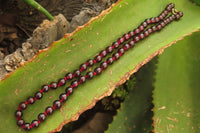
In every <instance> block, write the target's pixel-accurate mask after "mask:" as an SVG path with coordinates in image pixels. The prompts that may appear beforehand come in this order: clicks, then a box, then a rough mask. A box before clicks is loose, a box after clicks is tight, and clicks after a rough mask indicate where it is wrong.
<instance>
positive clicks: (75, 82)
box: [71, 80, 78, 88]
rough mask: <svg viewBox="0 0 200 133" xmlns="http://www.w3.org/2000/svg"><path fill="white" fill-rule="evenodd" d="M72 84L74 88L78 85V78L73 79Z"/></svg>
mask: <svg viewBox="0 0 200 133" xmlns="http://www.w3.org/2000/svg"><path fill="white" fill-rule="evenodd" d="M71 85H72V86H73V88H76V87H78V82H77V81H76V80H74V81H72V83H71Z"/></svg>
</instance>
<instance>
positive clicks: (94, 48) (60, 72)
mask: <svg viewBox="0 0 200 133" xmlns="http://www.w3.org/2000/svg"><path fill="white" fill-rule="evenodd" d="M171 2H174V3H175V4H176V8H177V9H178V10H181V11H183V13H184V17H183V18H182V19H181V20H180V21H179V22H173V23H171V24H170V25H168V26H167V27H166V28H165V29H164V30H162V31H161V32H159V33H155V34H153V35H151V36H150V37H149V38H148V39H145V40H144V41H141V42H139V43H138V44H137V46H136V47H135V48H134V49H131V50H129V51H128V52H127V53H126V54H125V55H124V56H123V57H121V59H120V60H119V61H117V62H115V63H114V64H113V65H112V66H110V67H109V68H108V69H107V70H106V71H104V72H103V73H102V74H101V75H100V76H97V77H95V78H94V79H92V80H91V81H88V82H86V83H85V84H84V85H81V86H80V87H79V88H78V89H77V90H75V91H74V94H73V95H72V96H70V97H69V98H68V101H67V102H66V103H65V104H64V105H63V106H62V108H61V109H60V110H59V111H55V112H54V114H53V115H52V116H49V117H48V119H47V120H46V121H45V122H43V123H41V125H40V127H39V128H38V129H33V130H31V132H40V133H43V132H53V131H58V130H60V129H61V128H62V126H63V125H64V124H66V123H68V122H70V121H72V120H76V119H77V118H78V116H79V115H80V114H81V113H82V112H84V111H85V110H87V109H89V108H91V107H93V106H94V105H95V103H96V102H97V101H98V100H99V99H101V98H103V97H105V96H108V95H110V94H111V92H112V91H113V89H114V88H115V87H116V86H118V85H120V84H122V83H124V82H125V81H126V80H127V79H128V78H129V76H130V75H131V74H132V73H134V72H136V71H137V70H138V69H139V68H140V67H141V66H142V65H143V64H145V63H146V62H148V61H149V60H150V59H151V58H153V56H155V55H157V54H158V53H160V52H161V51H162V50H163V49H164V48H165V47H166V46H168V45H169V44H170V43H172V42H174V41H175V40H177V39H179V38H181V37H183V36H185V35H187V34H190V33H191V32H193V31H195V30H197V29H198V28H200V25H199V22H200V17H199V14H200V8H199V7H198V6H196V5H194V4H192V3H191V2H190V1H188V0H182V1H179V0H173V1H171V0H162V1H161V0H154V1H153V2H152V1H151V0H146V1H133V0H123V1H120V2H118V3H117V4H116V5H115V6H113V7H112V8H110V9H108V10H106V11H104V12H103V13H102V14H101V15H100V16H98V17H97V18H96V19H93V21H91V22H89V23H88V24H87V25H85V26H84V27H83V28H79V30H77V31H76V32H74V34H72V35H71V34H69V35H66V36H65V37H64V38H63V39H61V40H59V41H57V42H55V43H54V44H53V45H51V47H50V48H49V49H47V50H45V51H42V52H40V53H39V54H38V55H37V56H36V57H35V58H34V59H32V60H31V61H30V62H28V63H26V64H25V65H22V66H21V67H20V68H18V69H17V71H15V72H14V73H13V74H11V75H10V76H8V77H7V78H6V79H4V80H3V81H1V82H0V102H1V107H0V110H1V112H0V114H1V115H0V120H1V124H0V130H1V132H11V133H13V132H25V131H23V130H22V129H21V128H19V127H18V126H17V125H16V119H15V117H14V112H15V110H16V109H17V108H18V104H19V103H20V102H21V101H25V100H26V98H27V97H28V96H33V95H34V93H35V92H36V91H38V90H39V89H40V87H41V86H42V85H43V84H49V83H50V82H52V81H57V80H58V79H59V78H61V77H64V76H65V73H67V72H73V71H74V70H75V69H77V68H78V67H79V65H80V64H81V63H83V62H85V61H86V60H87V59H89V58H93V57H94V56H95V55H96V54H97V53H98V52H99V51H100V50H102V49H104V48H105V47H106V46H108V45H110V44H111V43H112V42H113V41H115V40H116V39H117V38H118V37H120V36H121V35H122V34H124V33H126V32H128V31H130V30H132V29H134V28H136V27H137V26H138V25H139V24H140V23H141V22H143V21H144V19H146V18H149V17H153V16H157V15H158V14H159V13H160V12H161V11H162V10H163V9H164V8H165V6H166V5H167V4H169V3H171ZM67 85H69V83H68V84H67ZM67 85H66V86H67ZM66 86H65V87H66ZM65 87H60V88H59V89H57V90H54V91H50V92H48V93H47V94H45V95H44V98H42V100H40V101H39V102H36V103H35V104H34V105H32V106H29V107H28V109H26V110H25V111H24V116H23V118H24V119H25V120H26V121H27V122H31V121H32V120H33V119H37V115H38V113H40V112H44V110H45V107H46V106H52V102H53V101H54V100H56V99H58V97H59V94H60V93H63V92H64V89H65Z"/></svg>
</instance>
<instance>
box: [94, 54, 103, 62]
mask: <svg viewBox="0 0 200 133" xmlns="http://www.w3.org/2000/svg"><path fill="white" fill-rule="evenodd" d="M94 59H95V60H96V61H97V62H101V60H102V58H101V56H100V55H97V56H96V57H95V58H94Z"/></svg>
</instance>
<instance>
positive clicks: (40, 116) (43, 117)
mask: <svg viewBox="0 0 200 133" xmlns="http://www.w3.org/2000/svg"><path fill="white" fill-rule="evenodd" d="M45 119H46V116H45V114H44V113H40V114H39V115H38V120H40V121H44V120H45Z"/></svg>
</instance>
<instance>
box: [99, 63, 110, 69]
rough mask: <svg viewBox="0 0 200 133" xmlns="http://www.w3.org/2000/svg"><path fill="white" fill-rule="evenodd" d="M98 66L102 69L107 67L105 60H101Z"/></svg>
mask: <svg viewBox="0 0 200 133" xmlns="http://www.w3.org/2000/svg"><path fill="white" fill-rule="evenodd" d="M100 67H101V68H103V69H106V68H107V67H108V64H107V63H106V62H102V63H101V64H100Z"/></svg>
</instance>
